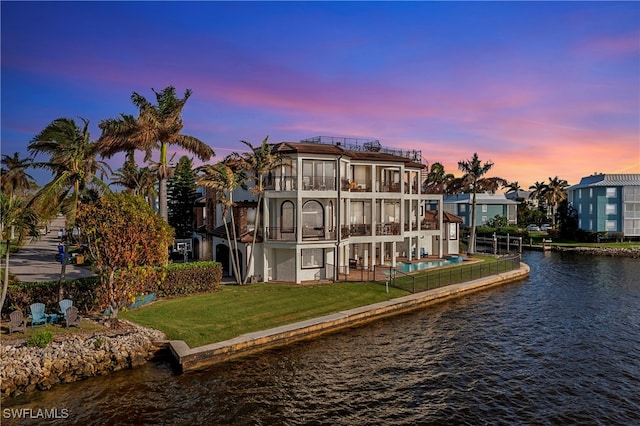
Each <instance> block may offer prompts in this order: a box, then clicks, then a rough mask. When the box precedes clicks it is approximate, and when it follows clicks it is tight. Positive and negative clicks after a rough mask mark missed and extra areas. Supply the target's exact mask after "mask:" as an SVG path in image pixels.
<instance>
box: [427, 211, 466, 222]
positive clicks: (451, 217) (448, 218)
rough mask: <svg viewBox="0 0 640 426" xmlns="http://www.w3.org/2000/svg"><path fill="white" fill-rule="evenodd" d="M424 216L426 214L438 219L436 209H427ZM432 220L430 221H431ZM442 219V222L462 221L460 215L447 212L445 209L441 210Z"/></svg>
mask: <svg viewBox="0 0 640 426" xmlns="http://www.w3.org/2000/svg"><path fill="white" fill-rule="evenodd" d="M424 215H425V218H426V216H431V218H432V219H433V220H437V219H438V210H427V211H426V212H424ZM433 220H432V221H433ZM442 221H443V222H444V223H463V222H464V220H463V219H462V218H461V217H460V216H456V215H455V214H453V213H449V212H447V211H443V212H442Z"/></svg>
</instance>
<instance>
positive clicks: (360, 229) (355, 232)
mask: <svg viewBox="0 0 640 426" xmlns="http://www.w3.org/2000/svg"><path fill="white" fill-rule="evenodd" d="M349 235H350V236H352V237H364V236H369V235H371V225H366V224H364V223H356V224H352V225H351V228H350V230H349Z"/></svg>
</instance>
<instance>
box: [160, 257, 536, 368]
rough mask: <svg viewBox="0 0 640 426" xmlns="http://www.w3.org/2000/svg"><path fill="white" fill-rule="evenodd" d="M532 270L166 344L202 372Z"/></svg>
mask: <svg viewBox="0 0 640 426" xmlns="http://www.w3.org/2000/svg"><path fill="white" fill-rule="evenodd" d="M529 271H530V269H529V266H528V265H526V264H524V263H520V268H519V269H515V270H512V271H508V272H504V273H501V274H497V275H491V276H488V277H484V278H479V279H476V280H473V281H468V282H465V283H459V284H452V285H449V286H446V287H440V288H437V289H433V290H428V291H424V292H420V293H415V294H410V295H407V296H403V297H399V298H396V299H391V300H388V301H385V302H379V303H375V304H373V305H367V306H362V307H359V308H354V309H349V310H345V311H341V312H336V313H334V314H330V315H325V316H322V317H318V318H312V319H308V320H305V321H300V322H296V323H293V324H287V325H283V326H280V327H275V328H271V329H268V330H263V331H257V332H254V333H247V334H243V335H241V336H238V337H235V338H233V339H229V340H225V341H222V342H217V343H212V344H209V345H205V346H199V347H196V348H190V347H189V346H188V345H187V344H186V343H185V342H184V341H182V340H171V341H169V342H167V344H168V347H169V350H170V351H171V354H172V355H173V357H174V358H175V360H176V361H177V363H178V365H179V368H180V370H181V371H182V372H187V371H193V370H199V369H203V368H206V367H208V366H211V365H214V364H218V363H221V362H224V361H227V360H230V359H233V358H238V357H242V356H245V355H248V354H251V353H255V352H259V351H263V350H266V349H270V348H275V347H278V346H283V345H287V344H290V343H293V342H298V341H302V340H306V339H313V338H316V337H318V336H321V335H323V334H327V333H332V332H335V331H338V330H342V329H345V328H348V327H354V326H359V325H362V324H366V323H368V322H371V321H375V320H378V319H381V318H385V317H389V316H392V315H397V314H400V313H405V312H409V311H413V310H417V309H420V308H422V307H424V306H428V305H431V304H433V303H437V302H442V301H445V300H448V299H451V298H455V297H460V296H464V295H467V294H469V293H472V292H476V291H481V290H484V289H487V288H490V287H493V286H497V285H502V284H506V283H510V282H514V281H519V280H522V279H524V278H526V277H527V276H528V275H529Z"/></svg>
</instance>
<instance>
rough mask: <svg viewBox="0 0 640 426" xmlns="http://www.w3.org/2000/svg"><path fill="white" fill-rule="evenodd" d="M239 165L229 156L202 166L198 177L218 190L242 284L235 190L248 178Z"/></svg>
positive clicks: (227, 232)
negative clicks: (238, 254) (213, 163)
mask: <svg viewBox="0 0 640 426" xmlns="http://www.w3.org/2000/svg"><path fill="white" fill-rule="evenodd" d="M238 166H239V164H238V162H237V160H234V159H233V158H229V157H227V158H226V159H225V161H221V162H218V163H216V164H215V165H210V164H207V165H204V166H201V167H200V168H199V169H198V171H199V172H201V173H202V174H201V176H200V177H199V178H198V184H199V185H202V186H204V187H207V188H211V189H213V190H214V191H215V192H216V198H217V200H218V202H219V203H220V204H222V222H223V224H224V230H225V233H226V235H227V242H228V244H229V255H230V257H231V266H232V268H233V274H234V275H235V279H236V283H237V284H242V276H241V274H240V265H239V260H238V258H237V256H236V254H237V253H238V237H237V233H236V226H235V223H234V219H233V191H235V189H236V188H238V187H240V186H242V185H243V184H244V181H245V180H246V178H245V175H244V171H243V170H242V169H241V168H240V167H238ZM229 213H231V229H232V231H231V232H229V225H228V223H227V215H228V214H229Z"/></svg>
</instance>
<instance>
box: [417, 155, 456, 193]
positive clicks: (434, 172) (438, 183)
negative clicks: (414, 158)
mask: <svg viewBox="0 0 640 426" xmlns="http://www.w3.org/2000/svg"><path fill="white" fill-rule="evenodd" d="M453 179H454V177H453V175H452V174H451V173H446V172H445V171H444V166H443V165H442V164H441V163H433V164H432V165H431V168H430V169H429V173H428V174H427V179H426V180H425V181H424V185H423V192H424V193H426V194H443V193H446V192H447V189H448V187H449V184H450V183H451V182H452V181H453Z"/></svg>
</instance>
